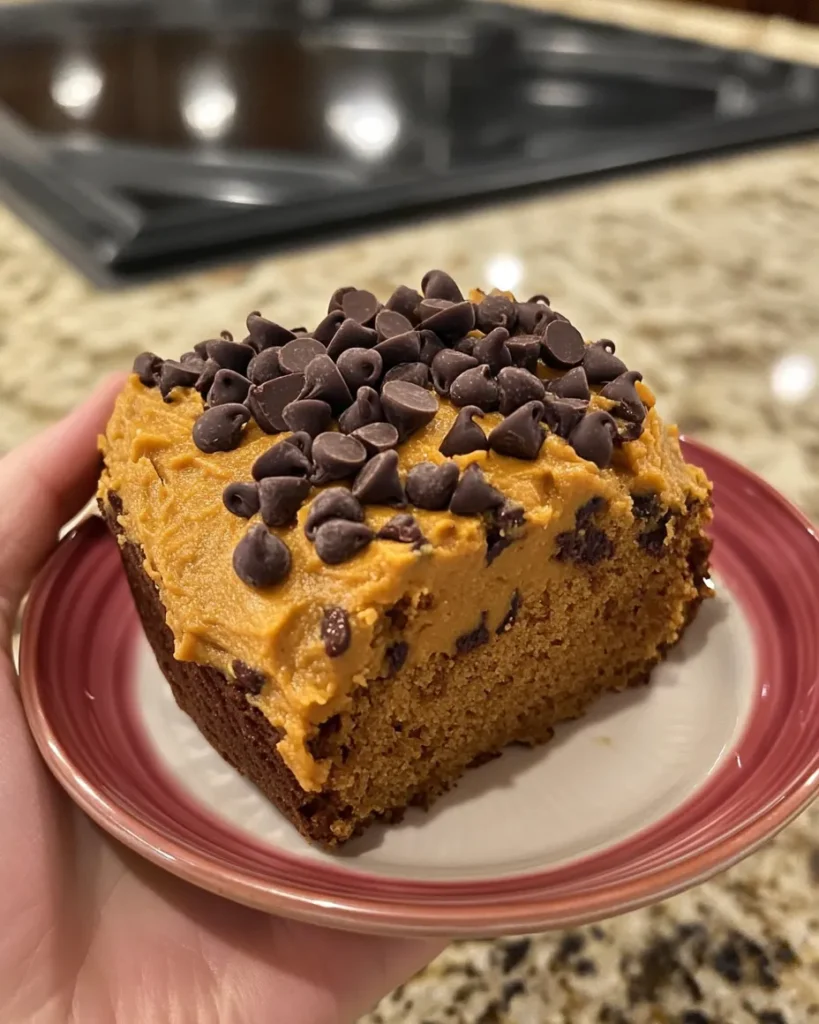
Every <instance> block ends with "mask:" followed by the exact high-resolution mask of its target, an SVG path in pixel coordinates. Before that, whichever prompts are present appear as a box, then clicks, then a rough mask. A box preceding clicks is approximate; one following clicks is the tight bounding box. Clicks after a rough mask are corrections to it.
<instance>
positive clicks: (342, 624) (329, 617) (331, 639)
mask: <svg viewBox="0 0 819 1024" xmlns="http://www.w3.org/2000/svg"><path fill="white" fill-rule="evenodd" d="M350 636H351V632H350V618H349V616H348V615H347V612H345V611H344V609H343V608H338V607H332V608H325V609H324V611H323V612H322V615H321V639H322V643H323V644H324V650H325V652H326V654H327V657H328V658H338V657H340V655H342V654H344V652H345V651H346V650H347V648H348V647H349V646H350Z"/></svg>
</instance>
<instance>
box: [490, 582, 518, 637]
mask: <svg viewBox="0 0 819 1024" xmlns="http://www.w3.org/2000/svg"><path fill="white" fill-rule="evenodd" d="M521 603H522V602H521V596H520V591H519V590H513V591H512V597H511V599H510V601H509V611H508V612H507V613H506V615H504V617H503V621H502V622H501V624H500V625H499V626H498V628H497V629H496V630H495V632H496V633H497V635H498V636H502V635H503V634H504V633H507V632H508V631H509V630H510V629H511V628H512V626H514V624H515V623H516V622H517V620H518V612H519V611H520V606H521Z"/></svg>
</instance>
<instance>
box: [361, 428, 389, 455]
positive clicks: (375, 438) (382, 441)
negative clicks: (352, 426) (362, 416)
mask: <svg viewBox="0 0 819 1024" xmlns="http://www.w3.org/2000/svg"><path fill="white" fill-rule="evenodd" d="M352 436H353V437H354V438H355V439H356V440H357V441H360V442H361V443H362V444H363V445H364V447H365V448H366V449H367V454H368V455H378V454H379V453H380V452H386V451H389V449H390V448H395V447H396V445H397V444H398V431H397V430H396V429H395V427H394V426H393V425H392V423H367V424H366V425H365V426H363V427H358V429H357V430H354V431H353V434H352Z"/></svg>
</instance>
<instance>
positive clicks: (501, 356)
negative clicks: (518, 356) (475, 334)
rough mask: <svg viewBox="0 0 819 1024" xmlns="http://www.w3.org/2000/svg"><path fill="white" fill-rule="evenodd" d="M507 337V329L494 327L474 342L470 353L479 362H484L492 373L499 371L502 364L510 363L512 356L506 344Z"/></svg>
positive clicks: (502, 366)
mask: <svg viewBox="0 0 819 1024" xmlns="http://www.w3.org/2000/svg"><path fill="white" fill-rule="evenodd" d="M508 339H509V331H507V330H506V328H505V327H496V328H495V329H494V330H493V331H490V332H489V334H487V335H486V336H485V337H483V338H480V339H479V340H478V341H476V342H475V347H474V348H473V349H472V355H473V356H474V357H475V358H476V359H477V360H478V362H479V363H486V365H487V366H488V367H489V369H490V370H491V371H492V373H494V374H497V373H500V371H501V370H502V369H503V368H504V366H511V365H512V356H511V355H510V353H509V349H508V348H507V346H506V342H507V341H508Z"/></svg>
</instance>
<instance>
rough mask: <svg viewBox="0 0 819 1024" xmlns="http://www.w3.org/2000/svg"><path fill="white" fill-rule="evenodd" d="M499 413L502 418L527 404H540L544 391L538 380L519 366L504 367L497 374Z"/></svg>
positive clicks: (541, 383)
mask: <svg viewBox="0 0 819 1024" xmlns="http://www.w3.org/2000/svg"><path fill="white" fill-rule="evenodd" d="M498 389H499V391H500V411H501V412H502V413H503V415H504V416H508V415H509V413H511V412H514V411H515V409H519V408H520V407H521V406H522V405H525V404H526V403H527V402H541V401H543V396H544V395H545V394H546V389H545V388H544V386H543V382H542V381H541V380H540V378H538V377H536V376H535V375H534V374H533V373H530V372H529V371H528V370H524V369H522V368H521V367H519V366H505V367H504V368H503V369H502V370H501V371H500V373H499V374H498Z"/></svg>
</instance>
